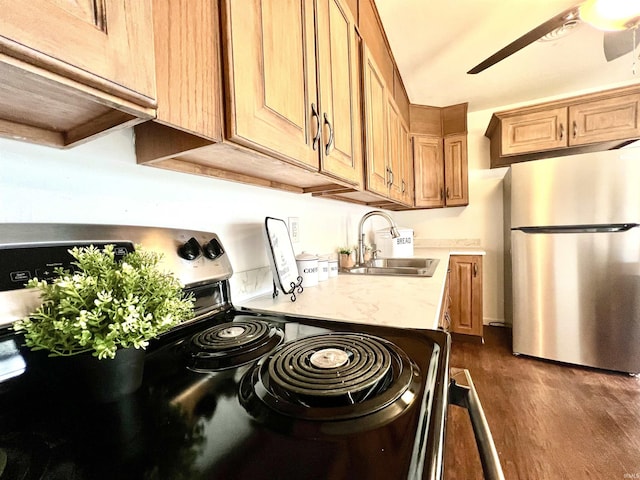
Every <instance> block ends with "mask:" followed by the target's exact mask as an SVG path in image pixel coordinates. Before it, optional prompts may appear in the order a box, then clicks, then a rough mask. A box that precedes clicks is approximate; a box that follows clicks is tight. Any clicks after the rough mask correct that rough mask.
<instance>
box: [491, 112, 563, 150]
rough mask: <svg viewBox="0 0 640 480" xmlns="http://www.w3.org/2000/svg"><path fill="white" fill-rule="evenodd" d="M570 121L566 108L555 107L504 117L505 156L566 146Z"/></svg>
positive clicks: (503, 142) (503, 138) (503, 148)
mask: <svg viewBox="0 0 640 480" xmlns="http://www.w3.org/2000/svg"><path fill="white" fill-rule="evenodd" d="M567 121H568V117H567V109H566V108H554V109H549V110H545V111H543V112H535V113H526V114H522V115H515V116H513V117H509V118H505V119H504V120H503V122H502V155H514V154H518V153H527V152H533V151H536V150H549V149H551V148H559V147H563V146H565V145H566V144H567Z"/></svg>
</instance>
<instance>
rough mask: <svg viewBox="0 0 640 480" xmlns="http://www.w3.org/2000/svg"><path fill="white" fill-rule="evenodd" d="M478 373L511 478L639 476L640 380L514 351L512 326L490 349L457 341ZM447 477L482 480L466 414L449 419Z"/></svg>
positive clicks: (459, 352)
mask: <svg viewBox="0 0 640 480" xmlns="http://www.w3.org/2000/svg"><path fill="white" fill-rule="evenodd" d="M451 366H452V367H461V368H466V369H468V370H469V372H470V373H471V377H472V379H473V382H474V384H475V387H476V390H477V391H478V396H479V397H480V401H481V403H482V406H483V408H484V411H485V415H486V417H487V421H488V423H489V427H490V428H491V432H492V434H493V439H494V442H495V444H496V449H497V450H498V454H499V456H500V461H501V464H502V468H503V470H504V474H505V478H506V479H507V480H510V479H513V480H525V479H531V480H546V479H551V480H557V479H573V478H575V479H598V480H600V479H620V480H624V479H626V478H640V379H639V378H636V377H631V376H629V375H626V374H620V373H609V372H604V371H601V370H595V369H588V368H581V367H573V366H568V365H563V364H558V363H553V362H549V361H544V360H538V359H533V358H527V357H522V356H520V357H516V356H514V355H512V353H511V329H508V328H501V327H487V326H485V344H484V345H479V344H473V343H466V342H460V341H456V340H455V339H454V341H453V346H452V355H451ZM447 422H448V423H447V438H446V455H445V479H447V480H454V479H455V480H458V479H460V480H462V479H464V480H473V479H482V478H483V476H482V467H481V465H480V459H479V457H478V453H477V448H476V446H475V443H474V440H473V431H472V429H471V423H470V421H469V419H468V415H467V412H466V410H463V409H462V408H459V407H455V406H452V407H450V408H449V414H448V418H447Z"/></svg>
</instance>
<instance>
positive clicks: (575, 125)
mask: <svg viewBox="0 0 640 480" xmlns="http://www.w3.org/2000/svg"><path fill="white" fill-rule="evenodd" d="M577 136H578V122H576V121H575V120H574V121H573V138H576V137H577Z"/></svg>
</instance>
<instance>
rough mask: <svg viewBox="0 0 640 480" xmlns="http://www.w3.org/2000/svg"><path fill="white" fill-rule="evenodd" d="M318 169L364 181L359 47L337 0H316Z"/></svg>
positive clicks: (348, 17)
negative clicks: (359, 88) (360, 119)
mask: <svg viewBox="0 0 640 480" xmlns="http://www.w3.org/2000/svg"><path fill="white" fill-rule="evenodd" d="M316 25H317V34H316V42H317V52H318V54H317V75H318V96H319V98H318V103H319V108H320V114H321V121H322V141H321V145H320V154H321V157H320V158H321V165H320V168H321V171H322V172H323V173H327V174H329V175H333V176H336V177H338V178H340V179H342V180H345V181H347V182H349V183H352V184H354V185H357V186H361V185H362V152H361V148H360V144H361V142H362V137H361V133H360V129H359V126H360V122H359V120H358V115H359V111H360V110H359V105H358V100H359V96H358V86H359V81H358V52H357V50H356V38H355V27H354V21H353V18H352V16H351V13H350V12H349V9H348V8H347V7H346V6H345V5H343V3H342V2H341V1H340V0H316Z"/></svg>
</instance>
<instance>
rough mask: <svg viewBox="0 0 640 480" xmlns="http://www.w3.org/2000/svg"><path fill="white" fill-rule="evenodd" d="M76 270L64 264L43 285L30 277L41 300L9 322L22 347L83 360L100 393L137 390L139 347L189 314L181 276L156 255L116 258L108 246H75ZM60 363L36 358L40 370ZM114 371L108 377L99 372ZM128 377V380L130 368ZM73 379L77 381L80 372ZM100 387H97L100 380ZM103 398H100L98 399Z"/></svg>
mask: <svg viewBox="0 0 640 480" xmlns="http://www.w3.org/2000/svg"><path fill="white" fill-rule="evenodd" d="M69 253H70V254H71V255H72V256H73V257H74V259H75V262H73V265H74V266H75V271H73V272H71V271H67V270H63V269H62V268H58V269H57V270H56V272H55V273H56V277H55V278H54V279H53V280H52V281H51V283H47V282H46V281H45V280H39V279H37V278H33V279H31V280H29V282H28V283H27V287H29V288H37V289H38V290H39V291H40V294H41V298H42V305H41V306H40V307H38V308H37V309H36V310H35V311H34V312H32V313H31V314H30V315H29V316H27V317H26V318H23V319H21V320H18V321H16V322H15V323H14V326H13V328H14V329H15V330H16V331H19V332H23V334H24V339H25V345H26V346H27V347H29V348H30V349H31V350H33V351H39V350H42V351H44V352H47V353H48V356H49V357H66V358H69V359H75V358H77V359H81V360H73V361H69V362H64V363H65V366H64V367H62V368H63V369H64V370H65V371H66V370H68V369H69V365H74V366H78V365H82V367H81V370H82V373H78V375H79V376H80V377H82V376H83V375H84V374H87V375H89V376H90V377H96V378H95V380H96V382H98V386H97V388H98V389H104V390H107V391H106V392H99V391H98V392H94V391H93V390H91V388H92V386H91V385H89V387H90V390H91V391H90V393H93V394H95V395H96V396H97V397H98V398H100V399H111V397H114V396H115V397H117V396H119V395H122V394H126V393H131V392H132V391H134V390H136V389H137V388H138V387H139V386H140V383H141V381H142V365H143V363H144V349H145V348H146V347H147V346H148V344H149V340H151V339H152V338H155V337H157V336H158V335H160V334H162V333H164V332H166V331H168V330H169V329H171V328H173V327H174V326H176V325H178V324H179V323H181V322H182V321H184V320H185V319H187V318H189V317H190V316H192V311H193V299H192V298H190V297H185V296H184V293H183V288H182V285H181V284H180V282H179V281H178V280H177V279H176V278H175V277H174V276H172V275H171V274H169V273H167V272H164V271H162V270H161V269H160V268H159V266H158V263H159V261H160V257H161V256H160V255H159V254H156V253H154V252H149V251H144V250H142V249H141V248H140V247H137V248H136V250H135V251H134V252H130V253H128V254H127V255H125V256H124V257H123V258H122V260H117V259H116V257H115V254H114V246H113V245H107V246H105V247H104V248H103V249H99V248H96V247H94V246H88V247H82V248H73V249H71V250H69ZM56 363H57V364H61V363H63V362H56V361H53V360H52V361H47V362H41V363H40V365H41V366H42V365H45V366H46V368H55V367H54V366H55V365H56ZM104 370H106V371H107V372H113V374H114V375H115V378H114V380H113V381H114V383H113V384H110V383H109V381H108V380H107V379H105V378H97V377H98V376H99V375H102V373H103V371H104ZM130 373H131V374H132V376H133V378H129V374H130ZM74 383H82V382H81V379H80V378H76V379H74ZM101 385H102V386H101ZM101 397H105V398H101Z"/></svg>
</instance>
